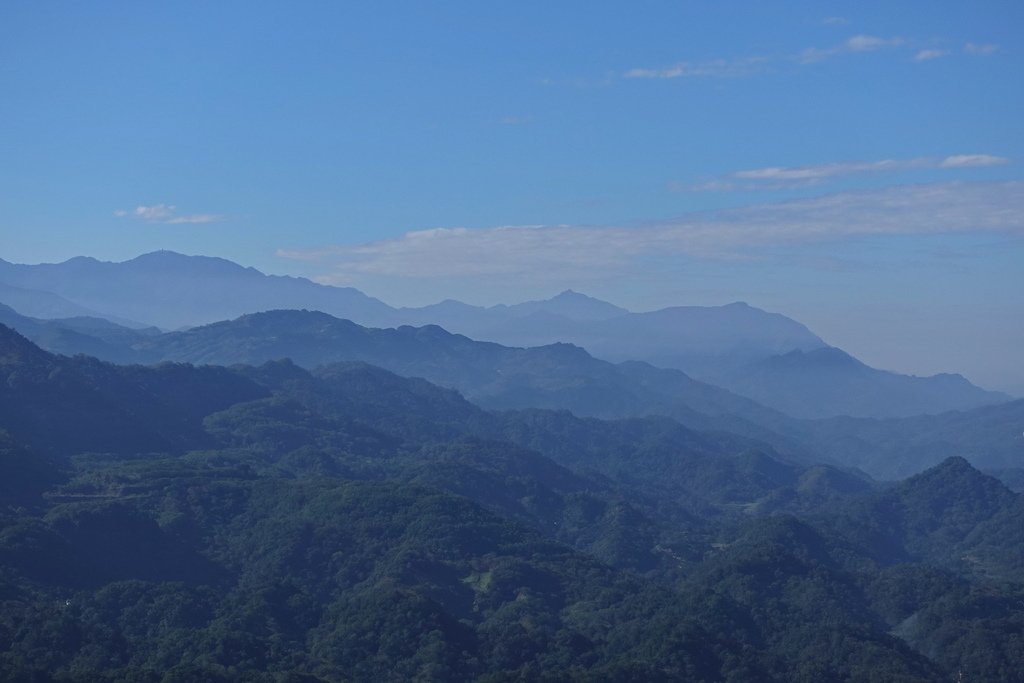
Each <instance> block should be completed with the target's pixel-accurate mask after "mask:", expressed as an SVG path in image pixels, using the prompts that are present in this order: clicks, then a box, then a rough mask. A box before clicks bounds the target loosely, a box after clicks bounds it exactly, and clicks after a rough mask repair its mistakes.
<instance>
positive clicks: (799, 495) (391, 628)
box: [0, 328, 1024, 683]
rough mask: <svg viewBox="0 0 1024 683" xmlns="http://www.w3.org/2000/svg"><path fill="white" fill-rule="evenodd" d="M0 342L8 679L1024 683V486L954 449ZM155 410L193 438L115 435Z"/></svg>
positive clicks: (7, 335)
mask: <svg viewBox="0 0 1024 683" xmlns="http://www.w3.org/2000/svg"><path fill="white" fill-rule="evenodd" d="M0 341H2V344H0V369H2V371H3V373H4V376H5V378H6V381H5V382H0V398H2V400H3V401H4V407H5V410H3V411H0V430H4V429H5V430H7V431H8V432H9V435H2V434H0V474H3V475H4V477H3V479H0V482H5V483H4V484H0V643H2V645H0V677H3V678H5V679H9V680H126V679H127V680H214V681H216V680H259V681H262V680H311V681H313V680H338V679H342V678H344V679H349V680H355V681H379V680H396V681H397V680H479V681H494V680H593V681H603V680H644V681H648V680H663V681H677V680H678V681H721V680H736V681H741V680H744V681H745V680H758V681H780V682H781V681H806V682H808V683H810V682H811V681H820V680H879V681H882V680H902V681H935V680H944V679H949V678H951V677H953V676H955V674H956V672H957V671H959V670H960V669H965V670H970V671H971V672H972V675H973V676H975V677H977V678H979V679H982V680H990V681H1014V680H1018V679H1019V676H1018V673H1019V667H1018V664H1019V657H1018V654H1019V650H1020V646H1021V642H1020V639H1019V633H1020V628H1021V626H1024V624H1022V622H1021V618H1020V611H1019V607H1017V605H1019V602H1020V600H1021V599H1022V598H1024V591H1022V588H1021V581H1022V579H1024V566H1022V559H1021V557H1020V554H1019V548H1020V547H1021V539H1020V529H1021V528H1024V523H1022V522H1024V518H1022V514H1021V513H1022V507H1021V498H1020V496H1018V495H1016V494H1013V493H1011V492H1009V491H1008V490H1006V489H1005V488H1003V487H1001V486H1000V485H999V484H998V482H996V481H995V480H993V479H991V478H989V477H986V476H985V475H982V474H981V473H979V472H977V471H976V470H974V469H973V468H971V467H970V466H969V465H968V464H967V463H966V462H964V461H962V460H950V461H948V462H946V463H944V464H943V465H942V466H940V467H939V468H936V469H934V470H932V471H929V472H926V473H924V474H922V475H920V476H919V477H915V478H913V479H910V480H908V481H906V482H903V483H901V484H898V485H897V486H895V487H891V488H888V489H884V490H877V489H876V487H875V486H874V485H873V484H872V483H871V482H870V481H868V480H865V479H864V478H862V477H858V476H856V475H854V474H852V473H849V472H844V471H842V470H837V469H835V468H829V467H827V466H826V467H823V466H811V467H807V466H798V465H792V464H788V463H784V462H781V461H779V460H778V459H776V458H774V457H773V456H772V454H771V453H769V452H764V451H761V450H758V449H756V448H750V444H749V443H747V442H744V441H743V440H736V439H735V438H731V437H727V436H723V435H719V434H706V433H699V432H693V431H691V430H687V429H685V428H683V427H680V426H679V425H678V424H676V423H674V422H672V421H670V420H665V419H645V420H628V421H623V422H603V421H598V420H585V419H580V418H577V417H574V416H572V415H570V414H568V413H564V412H550V411H537V410H530V411H521V412H512V413H501V414H495V413H490V412H487V411H484V410H481V409H480V408H478V407H476V406H474V405H472V404H470V403H468V402H466V401H465V400H464V399H462V397H461V396H459V395H458V394H456V393H455V392H453V391H451V390H447V389H443V388H440V387H436V386H434V385H431V384H429V383H427V382H425V381H423V380H416V379H407V378H402V377H398V376H396V375H394V374H392V373H389V372H387V371H385V370H381V369H379V368H374V367H371V366H367V365H365V364H361V363H344V364H336V365H333V366H328V367H324V368H321V369H320V370H318V371H316V372H312V373H311V372H309V371H307V370H304V369H302V368H300V367H298V366H296V365H294V364H292V363H290V362H285V361H280V362H274V363H268V364H264V365H261V366H259V367H251V366H244V367H236V368H233V369H225V368H216V367H207V368H195V367H192V366H189V365H176V366H156V367H130V368H120V367H117V366H111V365H108V364H105V363H100V362H98V361H96V360H94V359H88V358H84V357H78V358H62V357H57V356H52V355H50V354H47V353H45V352H43V351H41V350H39V349H38V348H36V347H34V346H33V345H31V344H30V343H29V342H27V341H26V340H24V339H23V338H21V337H19V336H18V335H16V334H15V333H13V332H11V331H10V330H7V329H6V328H0ZM168 368H170V369H171V370H173V373H172V374H171V375H167V372H168ZM169 377H170V378H171V380H169V379H168V378H169ZM69 378H70V379H69ZM210 379H214V380H216V381H215V382H213V384H215V385H217V386H222V387H236V389H235V391H236V392H237V393H236V395H234V396H226V395H224V394H223V393H222V394H221V395H220V396H221V398H217V399H216V400H211V399H206V398H204V399H203V400H199V399H200V398H202V397H204V396H205V395H206V393H207V392H208V391H211V390H212V388H213V387H212V386H208V385H207V384H205V382H207V381H209V380H210ZM71 380H73V381H71ZM62 394H63V395H64V396H63V398H61V395H62ZM122 395H123V396H124V400H121V401H119V400H115V399H116V398H117V397H118V396H122ZM97 397H106V399H105V400H98V398H97ZM189 399H191V400H189ZM59 401H64V402H65V403H64V404H61V403H59ZM55 402H56V403H55ZM87 402H88V403H92V404H93V407H92V408H91V412H90V413H89V414H88V418H89V422H90V423H91V425H90V429H91V434H92V435H93V436H92V437H90V439H91V441H89V442H78V441H76V440H75V439H74V438H72V437H73V436H74V435H76V434H78V433H81V430H82V425H80V424H79V423H78V422H76V421H74V420H72V419H69V418H71V417H73V416H74V415H75V414H77V413H78V412H79V411H80V410H83V409H84V408H83V404H84V403H87ZM19 403H22V404H24V405H26V406H27V407H29V408H30V411H29V412H31V413H33V414H35V415H36V418H35V421H26V420H25V419H24V416H23V415H18V414H12V413H10V412H9V410H8V409H9V408H11V407H13V406H17V405H18V404H19ZM134 403H138V404H139V411H138V413H137V414H138V415H139V416H146V415H149V413H150V411H149V408H147V406H150V407H153V406H159V407H160V408H161V410H162V411H163V412H165V413H166V414H167V415H168V416H170V417H174V418H175V419H179V418H180V419H181V420H183V422H182V424H184V425H190V427H189V428H188V429H186V430H185V431H183V432H182V433H181V434H180V435H179V438H178V439H177V440H175V441H167V440H166V438H165V435H164V433H163V432H162V431H161V429H160V426H161V425H162V424H163V423H162V422H160V421H156V422H150V421H149V420H143V425H150V424H152V425H153V429H152V431H148V432H147V431H146V430H141V431H139V432H138V433H135V434H130V435H127V436H128V440H126V441H124V442H120V441H119V439H120V437H121V436H122V430H123V428H124V424H123V420H122V416H123V415H124V413H125V411H126V410H128V409H129V408H130V404H134ZM226 404H230V405H226ZM47 405H53V406H59V405H66V406H69V410H63V409H60V410H58V409H54V410H50V409H48V408H47V407H46V406H47ZM27 410H28V409H27ZM175 416H177V417H175ZM170 417H169V418H168V419H170ZM147 429H149V427H148V426H147ZM105 431H106V433H104V432H105ZM55 435H56V436H55ZM119 443H120V445H118V444H119ZM97 448H99V449H102V450H104V451H106V453H105V454H104V453H96V452H88V451H95V450H96V449H97ZM737 449H740V450H737ZM8 481H17V482H19V485H18V486H7V485H6V482H8Z"/></svg>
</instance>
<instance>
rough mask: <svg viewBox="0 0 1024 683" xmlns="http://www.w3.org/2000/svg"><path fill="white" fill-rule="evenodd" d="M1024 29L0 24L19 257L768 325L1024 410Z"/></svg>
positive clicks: (100, 5)
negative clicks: (699, 311) (747, 316)
mask: <svg viewBox="0 0 1024 683" xmlns="http://www.w3.org/2000/svg"><path fill="white" fill-rule="evenodd" d="M1022 38H1024V3H1020V2H983V1H975V2H941V1H940V2H935V1H930V2H923V1H922V2H901V3H894V2H891V1H890V2H785V3H783V2H778V3H764V2H752V1H751V2H682V1H677V2H668V1H652V2H642V3H610V2H596V3H595V2H550V1H548V2H517V3H501V4H498V3H478V2H468V1H467V2H443V1H442V2H431V3H423V2H421V3H414V2H387V1H384V2H377V3H343V2H316V3H313V2H299V3H269V2H217V3H206V2H189V1H185V2H176V3H165V4H156V3H134V2H96V3H38V2H21V1H11V2H5V3H3V4H2V5H0V159H3V163H2V164H0V187H2V188H3V190H2V191H0V258H4V259H6V260H8V261H15V262H24V263H37V262H44V261H46V262H53V261H61V260H65V259H67V258H70V257H72V256H75V255H89V256H94V257H97V258H100V259H104V260H124V259H128V258H131V257H133V256H136V255H138V254H140V253H143V252H147V251H153V250H156V249H173V250H175V251H180V252H183V253H189V254H207V255H213V256H222V257H224V258H229V259H231V260H234V261H237V262H239V263H242V264H243V265H251V266H255V267H257V268H259V269H260V270H263V271H264V272H269V273H277V274H294V275H306V276H309V277H313V278H316V279H318V280H319V281H321V282H325V283H333V284H341V285H350V286H354V287H357V288H359V289H361V290H363V291H365V292H367V293H368V294H371V295H373V296H377V297H379V298H381V299H383V300H385V301H387V302H388V303H391V304H394V305H419V304H425V303H430V302H433V301H437V300H440V299H444V298H457V299H460V300H463V301H468V302H470V303H477V304H492V303H497V302H507V303H514V302H517V301H522V300H525V299H532V298H542V297H546V296H550V295H552V294H555V293H557V292H558V291H560V290H562V289H565V288H570V287H571V288H573V289H576V290H578V291H583V292H586V293H588V294H591V295H593V296H597V297H600V298H602V299H606V300H609V301H612V302H613V303H616V304H619V305H623V306H625V307H627V308H630V309H633V310H649V309H653V308H658V307H662V306H668V305H673V304H721V303H728V302H731V301H735V300H744V301H747V302H749V303H750V304H752V305H756V306H759V307H762V308H766V309H768V310H773V311H777V312H780V313H784V314H786V315H789V316H791V317H794V318H796V319H798V320H800V321H801V322H803V323H805V324H807V325H808V326H809V327H810V328H811V329H812V330H814V331H815V332H816V333H818V334H819V335H821V336H822V337H824V338H825V339H826V340H827V341H828V342H830V343H832V344H835V345H837V346H840V347H842V348H844V349H845V350H847V351H849V352H851V353H853V354H854V355H856V356H857V357H859V358H861V359H862V360H864V361H865V362H868V363H869V364H872V365H875V366H878V367H883V368H886V369H892V370H898V371H902V372H910V373H916V374H931V373H935V372H941V371H949V372H961V373H963V374H965V375H966V376H967V377H968V378H970V379H972V380H973V381H975V382H977V383H979V384H981V385H983V386H986V387H990V388H1000V389H1004V390H1008V391H1011V392H1015V393H1017V394H1019V395H1024V174H1022V172H1021V168H1022V166H1021V161H1022V159H1024V125H1022V123H1021V122H1022V121H1024V87H1022V85H1021V83H1022V78H1021V74H1024V58H1022V54H1024V53H1022V45H1021V42H1022V41H1021V39H1022Z"/></svg>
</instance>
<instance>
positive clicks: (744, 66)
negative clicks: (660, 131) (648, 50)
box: [622, 34, 944, 79]
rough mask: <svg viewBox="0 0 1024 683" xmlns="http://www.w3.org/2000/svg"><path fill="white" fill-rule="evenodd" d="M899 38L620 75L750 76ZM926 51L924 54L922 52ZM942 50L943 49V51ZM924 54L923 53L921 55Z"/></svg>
mask: <svg viewBox="0 0 1024 683" xmlns="http://www.w3.org/2000/svg"><path fill="white" fill-rule="evenodd" d="M904 42H905V41H904V40H903V38H900V37H891V38H880V37H878V36H869V35H864V34H860V35H855V36H851V37H850V38H847V39H846V40H845V41H843V42H842V43H840V44H839V45H835V46H833V47H829V48H817V47H809V48H807V49H805V50H802V51H800V52H799V53H797V54H794V55H788V56H782V57H779V56H774V57H773V56H767V55H756V56H751V57H738V58H732V59H706V60H696V61H680V62H675V63H674V64H669V65H667V66H659V67H639V68H633V69H629V70H628V71H625V72H623V74H622V77H623V78H644V79H671V78H737V77H741V76H751V75H754V74H758V73H762V72H765V71H768V70H769V69H770V67H771V65H772V64H773V63H776V62H790V63H792V62H794V61H795V62H797V63H798V64H814V63H817V62H821V61H824V60H826V59H829V58H831V57H836V56H838V55H843V54H853V53H864V52H874V51H876V50H881V49H883V48H890V47H898V46H900V45H903V44H904ZM933 52H938V51H936V50H921V51H920V52H919V53H918V56H919V57H920V58H921V59H922V60H923V59H934V58H935V57H938V56H941V55H939V54H931V53H933ZM926 53H928V54H926ZM943 54H944V53H943ZM922 55H924V56H922Z"/></svg>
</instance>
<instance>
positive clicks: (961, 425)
mask: <svg viewBox="0 0 1024 683" xmlns="http://www.w3.org/2000/svg"><path fill="white" fill-rule="evenodd" d="M7 311H8V313H7V314H6V315H5V314H4V309H2V308H0V322H3V323H5V324H8V325H11V326H12V327H14V328H17V329H19V330H22V331H24V333H25V334H26V335H27V336H29V337H30V338H32V339H33V340H36V341H39V343H42V344H43V345H44V346H46V345H47V344H49V345H50V347H52V348H51V350H55V351H59V352H61V353H65V354H75V353H79V352H85V353H90V354H93V355H98V356H100V357H101V358H103V359H105V360H108V361H115V362H120V363H156V362H160V361H167V360H171V361H190V362H195V363H217V364H235V363H249V364H260V363H262V362H264V361H268V360H274V359H279V358H286V357H287V358H292V359H294V360H296V361H297V362H299V363H301V364H302V365H305V366H306V367H309V368H312V367H316V366H320V365H326V364H331V363H336V362H345V361H360V362H367V363H372V364H375V365H380V366H383V367H385V368H388V369H390V370H391V371H392V372H396V373H398V374H401V375H405V376H414V377H423V378H426V379H428V380H431V381H432V382H434V383H436V384H439V385H442V386H445V387H452V388H456V389H458V390H459V391H461V392H463V393H464V394H465V395H466V396H467V397H468V398H471V399H472V400H474V402H476V403H478V404H479V405H482V406H484V407H487V408H492V409H536V408H542V409H544V408H546V409H559V410H571V411H573V412H574V413H576V414H577V415H580V416H593V417H601V418H631V417H646V416H651V415H663V416H669V417H672V418H673V419H675V420H677V421H679V422H680V423H681V424H683V425H685V426H687V427H689V428H691V429H697V430H712V431H716V432H720V433H732V434H735V435H737V437H736V438H739V439H747V440H748V443H750V444H753V443H755V442H757V443H760V444H770V445H771V446H772V447H774V448H775V449H777V450H778V451H779V452H781V453H784V454H787V455H788V456H789V457H790V458H793V459H796V460H800V461H805V462H806V461H816V462H822V461H827V462H833V463H839V464H842V465H844V466H852V467H859V468H861V469H863V470H864V471H866V472H869V473H871V474H872V476H876V477H881V478H900V477H905V476H909V475H911V474H913V473H915V472H918V471H920V470H921V469H924V468H926V467H929V466H931V465H934V464H936V463H938V462H940V461H941V460H943V459H944V458H946V457H950V456H964V457H967V458H969V459H970V461H971V462H972V463H974V464H975V465H976V466H978V467H984V468H988V469H993V470H1012V469H1013V468H1015V467H1019V466H1020V463H1021V462H1022V460H1021V458H1022V457H1024V439H1022V438H1021V436H1020V433H1021V428H1020V425H1021V424H1022V423H1024V422H1022V421H1024V400H1020V401H1013V402H1008V403H1001V404H998V405H992V406H984V407H980V408H975V409H973V410H970V411H963V412H947V413H942V414H940V415H922V416H915V417H909V418H902V419H891V418H890V419H884V420H882V419H866V418H849V417H833V418H828V419H817V420H800V419H794V418H791V417H788V416H786V415H785V414H783V413H781V412H778V411H775V410H772V409H771V408H768V407H765V406H763V405H760V404H758V403H757V402H755V401H752V400H750V399H747V398H744V397H742V396H739V395H737V394H733V393H730V392H729V391H728V390H725V389H722V388H719V387H716V386H714V385H710V384H706V383H703V382H700V381H698V380H695V379H693V378H690V377H688V376H687V375H686V374H685V373H683V372H681V371H678V370H672V369H664V368H657V367H654V366H652V365H650V364H647V363H642V362H637V361H630V362H625V363H620V364H618V365H615V364H612V363H608V362H607V361H603V360H600V359H597V358H594V357H592V356H590V354H588V353H587V352H586V351H585V350H584V349H581V348H579V347H577V346H573V345H569V344H554V345H549V346H546V347H537V348H528V349H521V348H514V347H504V346H501V345H499V344H495V343H492V342H476V341H474V340H471V339H469V338H467V337H465V336H462V335H453V334H450V333H448V332H446V331H445V330H444V329H442V328H440V327H437V326H426V327H422V328H414V327H408V326H406V327H401V328H397V329H374V328H365V327H362V326H360V325H356V324H355V323H352V322H351V321H347V320H340V319H337V318H334V317H332V316H329V315H327V314H325V313H320V312H311V311H276V312H268V313H260V314H252V315H247V316H242V317H241V318H238V319H236V320H233V321H223V322H220V323H216V324H213V325H208V326H203V327H199V328H194V329H191V330H186V331H183V332H174V333H165V334H154V333H144V332H136V331H132V330H126V329H124V328H117V327H116V326H111V327H112V328H113V329H106V328H103V327H100V328H99V329H98V330H97V331H95V332H94V334H97V335H100V336H99V337H96V336H91V335H90V334H89V331H88V330H87V329H86V328H84V327H81V326H80V327H79V328H77V329H70V328H66V327H63V326H62V324H63V323H62V321H33V320H31V319H27V318H25V317H24V316H18V315H17V313H14V312H13V311H10V309H7ZM82 324H84V323H82Z"/></svg>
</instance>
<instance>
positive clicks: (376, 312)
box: [0, 251, 1007, 417]
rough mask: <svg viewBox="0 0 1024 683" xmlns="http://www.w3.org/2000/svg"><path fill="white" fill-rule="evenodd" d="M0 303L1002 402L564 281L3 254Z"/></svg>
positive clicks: (860, 412)
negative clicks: (493, 286) (379, 333)
mask: <svg viewBox="0 0 1024 683" xmlns="http://www.w3.org/2000/svg"><path fill="white" fill-rule="evenodd" d="M5 297H6V298H5ZM0 302H2V303H6V304H8V305H10V306H11V307H12V308H14V309H15V310H18V311H19V312H21V313H28V314H30V315H33V316H34V317H37V318H62V317H78V316H83V315H85V316H92V317H96V316H101V317H106V318H107V319H110V320H116V321H121V319H127V320H132V321H134V320H141V321H143V322H144V323H146V324H149V325H155V326H158V327H162V328H164V329H179V328H182V327H191V326H195V325H203V324H208V323H213V322H215V321H218V320H224V319H228V318H235V317H238V316H239V315H242V314H247V313H255V312H261V311H267V310H274V309H282V308H289V309H316V310H321V311H324V312H326V313H329V314H331V315H334V316H337V317H341V318H346V319H349V320H352V321H354V322H356V323H359V324H362V325H370V326H376V327H393V326H401V325H413V326H429V325H439V326H441V327H444V328H445V329H446V330H449V331H451V332H455V333H459V334H464V335H467V336H469V337H471V338H473V339H478V340H483V341H494V342H497V343H501V344H503V345H506V346H523V347H535V346H546V345H550V344H554V343H558V342H563V343H572V344H575V345H577V346H582V347H583V348H586V349H587V350H588V352H590V353H591V354H593V355H594V356H595V357H597V358H601V359H604V360H608V361H611V362H623V361H630V360H632V361H643V362H647V363H650V364H653V365H655V366H658V367H664V368H673V369H678V370H682V371H684V372H686V373H687V374H689V375H690V376H692V377H695V378H697V379H701V380H704V381H708V382H711V383H712V384H716V385H721V386H725V387H727V388H729V389H731V390H732V391H734V392H736V393H739V394H741V395H744V396H747V397H749V398H753V399H755V400H757V401H758V402H760V403H762V404H763V405H766V406H769V407H772V408H775V409H777V410H781V411H783V412H786V413H789V414H791V415H794V416H797V417H829V416H838V415H852V416H859V417H899V416H906V415H916V414H921V413H938V412H943V411H946V410H964V409H969V408H973V407H977V406H981V405H987V404H993V403H998V402H1001V401H1004V400H1006V398H1007V397H1006V396H1004V395H1002V394H999V393H996V392H986V391H983V390H982V389H979V388H978V387H975V386H973V385H971V384H970V383H969V382H968V381H967V380H965V379H963V378H962V377H959V376H948V375H939V376H935V377H926V378H918V377H908V376H905V375H898V374H895V373H887V372H882V371H879V370H875V369H872V368H868V367H867V366H864V365H863V364H860V363H859V362H857V361H855V360H854V359H852V358H849V357H848V356H846V357H845V358H843V357H841V356H840V354H842V352H840V351H838V350H837V349H830V348H829V347H828V346H827V345H826V344H825V342H824V341H822V340H821V339H820V338H819V337H817V336H816V335H815V334H814V333H812V332H811V331H810V330H808V329H807V328H806V327H805V326H804V325H802V324H800V323H799V322H797V321H795V320H792V319H790V318H787V317H785V316H783V315H779V314H777V313H769V312H767V311H763V310H760V309H757V308H755V307H752V306H748V305H747V304H744V303H734V304H730V305H727V306H710V307H703V306H674V307H669V308H664V309H661V310H656V311H650V312H645V313H633V312H630V311H627V310H625V309H623V308H620V307H618V306H614V305H612V304H610V303H607V302H604V301H600V300H598V299H594V298H592V297H588V296H586V295H583V294H580V293H577V292H573V291H571V290H569V291H566V292H563V293H561V294H559V295H558V296H555V297H553V298H551V299H547V300H542V301H529V302H524V303H521V304H515V305H511V306H505V305H498V306H491V307H488V308H484V307H479V306H471V305H468V304H464V303H461V302H458V301H451V300H449V301H444V302H441V303H440V304H436V305H432V306H425V307H422V308H399V309H396V308H392V307H390V306H388V305H386V304H384V303H382V302H380V301H378V300H377V299H373V298H371V297H368V296H366V295H365V294H363V293H362V292H359V291H358V290H355V289H352V288H339V287H331V286H326V285H320V284H316V283H314V282H311V281H309V280H306V279H304V278H292V277H277V276H268V275H264V274H263V273H260V272H259V271H257V270H255V269H253V268H244V267H242V266H239V265H237V264H235V263H232V262H230V261H227V260H224V259H218V258H209V257H203V256H184V255H182V254H176V253H174V252H166V251H163V252H154V253H151V254H144V255H142V256H139V257H137V258H135V259H131V260H129V261H125V262H122V263H108V262H101V261H97V260H95V259H91V258H85V257H78V258H74V259H71V260H69V261H66V262H64V263H58V264H39V265H21V264H12V263H8V262H6V261H2V260H0ZM96 311H101V312H102V313H96ZM117 316H120V317H117ZM8 324H11V323H8ZM128 326H129V327H141V326H142V325H140V324H134V323H133V324H129V325H128ZM19 329H21V328H19ZM25 333H26V334H29V332H28V331H25ZM35 338H36V337H33V339H35ZM41 343H42V341H41ZM52 348H55V349H56V347H52ZM96 351H97V352H98V351H99V350H98V349H97V350H96ZM89 352H90V353H92V352H93V350H89Z"/></svg>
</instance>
